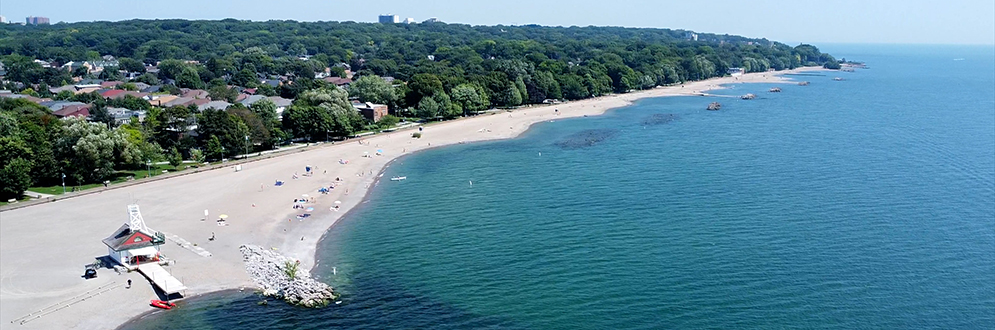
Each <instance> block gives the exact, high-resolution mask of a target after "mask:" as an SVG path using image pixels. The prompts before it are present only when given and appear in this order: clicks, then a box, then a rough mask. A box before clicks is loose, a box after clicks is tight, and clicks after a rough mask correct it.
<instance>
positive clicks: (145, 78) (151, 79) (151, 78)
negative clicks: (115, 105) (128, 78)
mask: <svg viewBox="0 0 995 330" xmlns="http://www.w3.org/2000/svg"><path fill="white" fill-rule="evenodd" d="M134 81H135V82H140V83H145V84H149V85H151V86H155V85H158V84H160V81H159V78H158V77H156V76H155V75H154V74H151V73H143V74H142V75H141V76H138V77H135V79H134Z"/></svg>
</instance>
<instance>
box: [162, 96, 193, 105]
mask: <svg viewBox="0 0 995 330" xmlns="http://www.w3.org/2000/svg"><path fill="white" fill-rule="evenodd" d="M173 97H175V98H174V99H172V100H170V101H162V104H161V106H165V107H185V106H187V105H190V104H191V103H193V101H194V98H192V97H177V96H175V95H173ZM162 98H166V96H163V97H161V98H160V99H162Z"/></svg>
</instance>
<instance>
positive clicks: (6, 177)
mask: <svg viewBox="0 0 995 330" xmlns="http://www.w3.org/2000/svg"><path fill="white" fill-rule="evenodd" d="M30 172H31V163H30V162H28V161H27V160H24V159H23V158H15V159H13V160H11V161H9V162H7V164H6V165H3V167H0V198H3V199H4V200H6V199H9V198H18V197H21V194H23V193H24V191H25V190H27V189H28V187H29V186H30V185H31V176H30Z"/></svg>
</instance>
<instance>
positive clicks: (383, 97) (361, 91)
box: [349, 75, 397, 104]
mask: <svg viewBox="0 0 995 330" xmlns="http://www.w3.org/2000/svg"><path fill="white" fill-rule="evenodd" d="M349 94H350V95H352V96H355V97H359V100H360V101H363V102H372V103H379V104H393V103H394V101H396V100H397V95H396V94H394V87H393V86H391V85H390V83H388V82H387V81H385V80H383V78H380V77H379V76H374V75H369V76H362V77H360V78H359V79H357V80H356V81H354V82H353V83H352V84H350V85H349Z"/></svg>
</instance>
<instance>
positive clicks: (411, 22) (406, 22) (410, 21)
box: [404, 17, 415, 24]
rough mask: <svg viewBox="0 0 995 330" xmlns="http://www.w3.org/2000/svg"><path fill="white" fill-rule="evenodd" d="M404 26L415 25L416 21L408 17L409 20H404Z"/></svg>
mask: <svg viewBox="0 0 995 330" xmlns="http://www.w3.org/2000/svg"><path fill="white" fill-rule="evenodd" d="M404 24H415V19H414V18H411V17H408V18H407V19H405V20H404Z"/></svg>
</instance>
